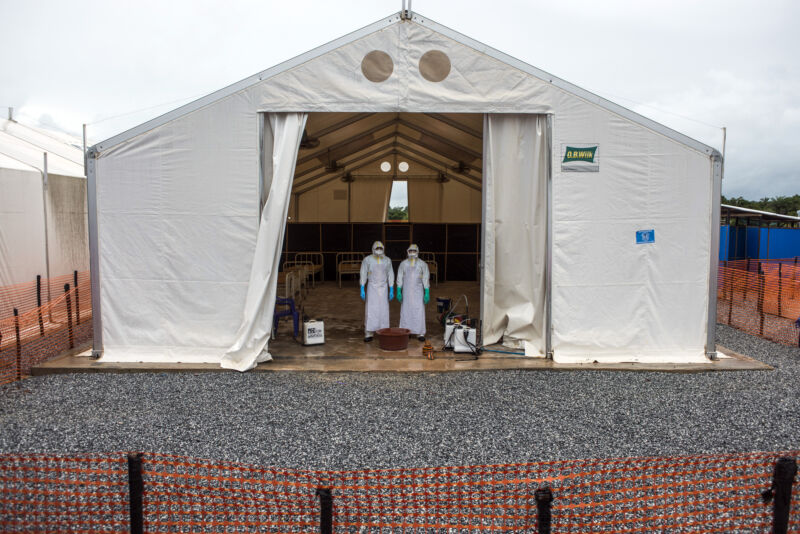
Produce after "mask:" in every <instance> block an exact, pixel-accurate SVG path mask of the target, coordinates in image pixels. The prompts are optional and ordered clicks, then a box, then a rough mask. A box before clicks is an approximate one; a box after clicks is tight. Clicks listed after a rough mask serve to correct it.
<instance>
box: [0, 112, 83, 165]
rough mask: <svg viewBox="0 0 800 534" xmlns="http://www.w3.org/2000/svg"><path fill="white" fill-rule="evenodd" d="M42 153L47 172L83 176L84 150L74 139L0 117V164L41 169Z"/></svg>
mask: <svg viewBox="0 0 800 534" xmlns="http://www.w3.org/2000/svg"><path fill="white" fill-rule="evenodd" d="M45 152H46V153H47V170H48V172H49V173H51V174H59V175H62V176H75V177H81V178H82V177H84V173H83V150H82V149H81V147H80V143H79V142H78V140H77V139H75V138H72V137H70V136H68V135H66V134H60V133H57V132H51V131H48V130H44V129H41V128H34V127H31V126H26V125H24V124H20V123H18V122H17V121H14V120H8V119H2V120H0V167H2V168H10V169H20V170H29V171H36V172H41V171H42V170H43V169H44V156H43V154H44V153H45Z"/></svg>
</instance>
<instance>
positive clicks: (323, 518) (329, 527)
mask: <svg viewBox="0 0 800 534" xmlns="http://www.w3.org/2000/svg"><path fill="white" fill-rule="evenodd" d="M317 496H318V497H319V532H320V534H333V492H332V488H317Z"/></svg>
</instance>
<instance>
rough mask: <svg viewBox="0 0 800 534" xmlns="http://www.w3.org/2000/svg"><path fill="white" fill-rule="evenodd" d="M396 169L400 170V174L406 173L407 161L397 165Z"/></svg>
mask: <svg viewBox="0 0 800 534" xmlns="http://www.w3.org/2000/svg"><path fill="white" fill-rule="evenodd" d="M397 168H398V169H399V170H400V172H407V171H408V162H407V161H401V162H400V163H398V164H397Z"/></svg>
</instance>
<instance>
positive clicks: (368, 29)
mask: <svg viewBox="0 0 800 534" xmlns="http://www.w3.org/2000/svg"><path fill="white" fill-rule="evenodd" d="M404 14H405V16H404ZM406 19H407V20H406ZM409 20H410V21H411V22H413V23H416V24H419V25H421V26H424V27H426V28H428V29H429V30H432V31H434V32H437V33H439V34H441V35H443V36H445V37H447V38H449V39H452V40H454V41H456V42H458V43H460V44H461V45H464V46H466V47H469V48H472V49H473V50H474V51H475V52H477V53H480V54H484V55H486V56H489V57H491V58H494V59H495V60H498V61H501V62H504V63H506V64H507V65H509V66H510V67H513V68H515V69H517V70H519V71H522V72H524V73H526V74H528V75H530V76H533V77H535V78H537V79H539V80H541V81H544V82H547V83H548V84H552V85H553V86H555V87H557V88H559V89H561V90H563V91H565V92H567V93H569V94H572V95H574V96H576V97H578V98H581V99H583V100H586V101H588V102H591V103H593V104H595V105H597V106H599V107H601V108H604V109H607V110H608V111H611V112H613V113H616V114H617V115H620V116H622V117H625V118H627V119H629V120H631V121H633V122H635V123H638V124H640V125H642V126H644V127H646V128H649V129H651V130H653V131H655V132H658V133H660V134H662V135H664V136H666V137H668V138H671V139H673V140H675V141H677V142H679V143H681V144H683V145H686V146H688V147H691V148H693V149H695V150H698V151H700V152H702V153H705V154H708V155H719V152H718V151H717V150H715V149H713V148H711V147H709V146H707V145H705V144H703V143H700V142H699V141H696V140H694V139H692V138H690V137H688V136H686V135H684V134H681V133H679V132H677V131H675V130H672V129H670V128H668V127H666V126H664V125H662V124H659V123H657V122H655V121H653V120H651V119H648V118H647V117H643V116H642V115H639V114H638V113H635V112H633V111H631V110H629V109H627V108H624V107H622V106H620V105H618V104H615V103H614V102H611V101H609V100H606V99H604V98H601V97H599V96H597V95H595V94H593V93H591V92H589V91H586V90H584V89H581V88H580V87H577V86H575V85H573V84H571V83H569V82H566V81H564V80H561V79H560V78H557V77H556V76H553V75H551V74H549V73H547V72H545V71H542V70H540V69H537V68H536V67H533V66H531V65H528V64H527V63H524V62H522V61H520V60H518V59H515V58H513V57H511V56H509V55H507V54H504V53H503V52H500V51H499V50H496V49H494V48H491V47H489V46H486V45H485V44H483V43H480V42H478V41H476V40H474V39H471V38H469V37H467V36H465V35H463V34H460V33H458V32H456V31H454V30H451V29H450V28H447V27H445V26H442V25H441V24H438V23H436V22H434V21H432V20H430V19H428V18H427V17H424V16H422V15H420V14H418V13H410V12H402V11H401V12H398V13H395V14H392V15H391V16H389V17H386V18H384V19H382V20H380V21H378V22H375V23H373V24H370V25H369V26H365V27H364V28H361V29H360V30H357V31H354V32H352V33H349V34H347V35H344V36H343V37H340V38H339V39H336V40H334V41H331V42H329V43H327V44H324V45H322V46H319V47H317V48H315V49H312V50H310V51H308V52H306V53H304V54H302V55H299V56H297V57H295V58H293V59H290V60H288V61H285V62H283V63H280V64H279V65H276V66H274V67H272V68H269V69H267V70H264V71H262V72H259V73H258V74H255V75H253V76H250V77H249V78H246V79H244V80H241V81H239V82H237V83H234V84H232V85H230V86H228V87H225V88H223V89H220V90H218V91H216V92H214V93H211V94H209V95H207V96H205V97H202V98H200V99H198V100H195V101H193V102H190V103H189V104H186V105H184V106H181V107H179V108H177V109H175V110H173V111H170V112H168V113H166V114H164V115H161V116H160V117H156V118H155V119H152V120H150V121H147V122H145V123H143V124H141V125H139V126H136V127H134V128H131V129H130V130H127V131H125V132H122V133H120V134H118V135H116V136H113V137H111V138H109V139H107V140H105V141H102V142H100V143H97V144H96V145H95V146H94V147H92V150H91V151H92V152H102V151H104V150H107V149H108V148H111V147H113V146H116V145H118V144H120V143H123V142H125V141H127V140H129V139H131V138H133V137H136V136H138V135H140V134H142V133H144V132H147V131H149V130H152V129H153V128H156V127H158V126H161V125H163V124H166V123H168V122H170V121H172V120H174V119H176V118H178V117H181V116H183V115H186V114H188V113H191V112H193V111H196V110H198V109H201V108H203V107H205V106H208V105H210V104H212V103H214V102H216V101H218V100H221V99H223V98H226V97H228V96H230V95H233V94H235V93H237V92H239V91H242V90H244V89H247V88H248V87H251V86H254V85H256V84H259V83H261V82H263V81H264V80H267V79H269V78H272V77H273V76H276V75H278V74H281V73H283V72H286V71H288V70H290V69H292V68H294V67H297V66H299V65H302V64H303V63H306V62H308V61H311V60H313V59H315V58H317V57H319V56H322V55H324V54H327V53H329V52H332V51H334V50H336V49H338V48H341V47H343V46H345V45H348V44H350V43H353V42H355V41H357V40H359V39H361V38H363V37H365V36H367V35H370V34H372V33H374V32H378V31H380V30H382V29H385V28H387V27H389V26H392V25H394V24H400V23H403V22H408V21H409ZM298 111H300V110H298Z"/></svg>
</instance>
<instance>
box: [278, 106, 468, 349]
mask: <svg viewBox="0 0 800 534" xmlns="http://www.w3.org/2000/svg"><path fill="white" fill-rule="evenodd" d="M483 120H484V116H483V115H482V114H435V113H430V114H421V113H310V114H309V115H308V120H307V123H306V127H305V131H304V132H303V138H302V141H301V143H300V149H299V151H298V156H297V164H296V168H295V173H294V180H293V184H292V192H291V197H290V203H289V209H288V217H287V221H286V232H285V239H284V242H283V247H282V251H283V252H282V256H281V261H280V266H281V271H280V275H279V280H278V284H279V285H278V297H279V298H282V299H287V300H283V301H282V302H284V303H285V302H288V301H289V300H291V302H292V304H293V305H294V307H295V309H296V310H297V311H298V315H299V316H300V322H301V323H302V318H303V317H302V316H303V315H305V316H306V317H307V318H310V319H317V320H321V321H323V322H324V329H325V344H324V345H311V346H302V345H301V344H299V343H298V342H297V341H295V340H294V339H293V333H294V332H293V329H294V325H293V317H292V316H291V314H287V315H286V316H285V317H283V318H281V319H279V320H278V321H277V324H278V327H277V329H276V330H275V337H274V339H273V340H272V341H271V342H270V353H271V354H272V355H273V357H274V358H276V359H280V358H284V357H288V358H292V357H308V356H346V357H359V356H362V357H373V356H380V357H387V356H388V357H391V356H399V357H420V358H422V357H423V356H422V345H423V343H422V342H420V341H419V340H417V339H416V338H413V339H410V340H409V345H408V350H406V351H399V352H397V353H390V352H386V351H382V350H380V348H379V347H378V343H377V339H376V340H375V341H373V342H372V343H365V342H364V336H365V332H364V303H363V302H362V300H361V298H360V288H359V271H360V266H361V262H362V260H363V258H364V257H365V256H367V255H369V254H370V253H371V249H372V245H373V243H374V242H375V241H381V242H382V243H383V244H384V246H385V254H386V256H388V258H390V259H391V260H392V268H393V272H394V273H397V269H398V267H399V266H400V263H401V262H402V261H403V260H405V259H406V257H407V250H408V248H409V246H410V245H411V244H412V243H415V244H416V245H417V246H418V247H419V250H420V258H421V259H423V260H424V261H425V262H426V264H427V265H428V268H429V272H430V301H429V303H428V304H427V306H426V325H425V326H426V332H425V335H426V337H427V339H428V340H429V341H430V342H431V343H432V344H433V345H434V347H435V348H436V349H439V348H441V344H442V336H443V330H444V329H443V327H442V326H441V324H440V323H439V321H438V314H437V299H438V298H446V299H450V300H451V302H455V301H456V300H460V303H459V308H458V311H459V312H460V313H467V312H468V313H469V315H470V316H472V317H475V318H479V317H480V300H481V298H480V294H481V287H480V280H481V274H480V268H481V267H480V266H481V255H480V250H481V242H482V238H481V232H482V225H481V217H482V209H483V207H482V183H483ZM396 182H400V183H403V184H404V185H406V191H405V198H402V197H403V195H399V196H398V195H396V197H398V198H395V201H391V192H392V185H393V183H396ZM462 296H463V297H462ZM282 306H283V308H284V309H286V310H288V306H286V305H285V304H284V305H282ZM280 307H281V306H279V308H280ZM389 307H390V325H389V326H392V327H396V326H398V324H399V321H400V309H401V303H399V302H398V301H397V300H396V299H393V300H391V301H390V304H389ZM299 330H300V332H299V334H300V335H299V337H298V340H299V341H302V324H301V325H300V329H299Z"/></svg>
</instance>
